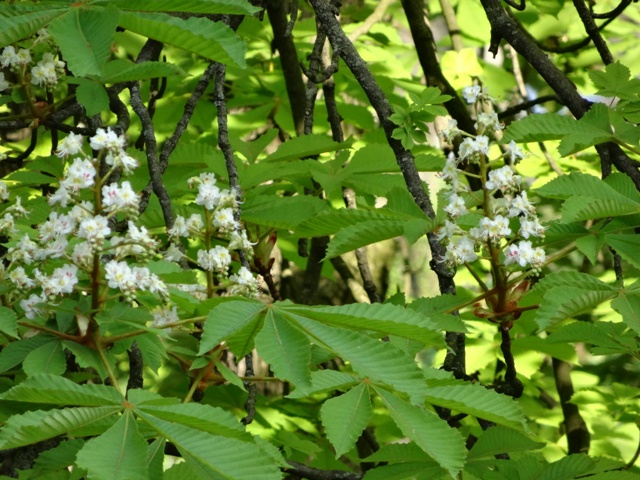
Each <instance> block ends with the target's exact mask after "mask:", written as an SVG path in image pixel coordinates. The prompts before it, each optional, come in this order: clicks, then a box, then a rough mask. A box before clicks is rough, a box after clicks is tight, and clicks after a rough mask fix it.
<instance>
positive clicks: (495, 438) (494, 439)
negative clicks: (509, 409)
mask: <svg viewBox="0 0 640 480" xmlns="http://www.w3.org/2000/svg"><path fill="white" fill-rule="evenodd" d="M544 446H545V444H544V443H542V442H535V441H533V440H531V439H530V438H529V437H527V436H526V435H524V434H523V433H521V432H518V431H516V430H513V429H511V428H506V427H502V426H499V425H497V426H495V427H491V428H488V429H487V430H485V431H484V432H483V434H482V435H481V436H480V437H479V438H478V441H477V442H476V443H475V444H474V445H473V448H472V449H471V451H470V452H469V456H468V457H467V459H468V460H472V459H475V458H482V457H492V456H494V455H498V454H501V453H508V454H512V453H515V452H526V451H529V450H537V449H539V448H543V447H544Z"/></svg>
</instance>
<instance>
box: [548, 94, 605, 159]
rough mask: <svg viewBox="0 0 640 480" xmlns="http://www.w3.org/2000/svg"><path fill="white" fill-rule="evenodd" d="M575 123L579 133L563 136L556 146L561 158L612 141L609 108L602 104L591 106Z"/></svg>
mask: <svg viewBox="0 0 640 480" xmlns="http://www.w3.org/2000/svg"><path fill="white" fill-rule="evenodd" d="M577 123H578V126H579V127H580V128H579V131H578V132H574V133H572V134H570V135H567V136H565V137H564V138H563V139H562V141H561V142H560V145H559V146H558V152H559V153H560V155H562V156H563V157H566V156H567V155H571V154H572V153H576V152H579V151H580V150H584V149H585V148H587V147H591V146H593V145H597V144H599V143H603V142H608V141H610V140H613V139H614V134H613V131H612V129H611V123H610V121H609V108H608V107H607V106H606V105H604V104H602V103H595V104H594V105H592V106H591V108H590V109H589V111H588V112H587V113H585V114H584V115H583V116H582V118H581V119H580V120H578V122H577Z"/></svg>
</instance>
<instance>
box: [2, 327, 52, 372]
mask: <svg viewBox="0 0 640 480" xmlns="http://www.w3.org/2000/svg"><path fill="white" fill-rule="evenodd" d="M53 338H54V337H52V336H49V335H36V336H35V337H31V338H25V339H24V340H18V341H17V342H11V343H9V344H8V345H4V346H3V347H2V350H1V351H0V373H3V372H6V371H7V370H10V369H12V368H13V367H15V366H16V365H19V364H20V363H22V361H23V360H24V359H25V357H26V356H27V355H28V354H29V353H30V352H31V351H32V350H33V349H35V348H38V347H39V346H40V345H44V344H45V343H49V342H50V341H51V340H52V339H53Z"/></svg>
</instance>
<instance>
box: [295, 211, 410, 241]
mask: <svg viewBox="0 0 640 480" xmlns="http://www.w3.org/2000/svg"><path fill="white" fill-rule="evenodd" d="M408 219H409V218H408V217H406V216H405V215H401V216H399V215H397V214H394V213H393V212H391V211H389V210H386V209H382V208H378V209H375V210H360V209H358V210H356V209H351V208H340V209H337V210H327V211H325V212H321V213H320V214H318V215H315V216H314V217H313V218H310V219H309V220H307V221H305V222H302V223H301V224H299V225H298V228H296V231H295V235H296V236H298V237H320V236H324V235H333V234H335V233H336V232H338V231H340V230H342V229H344V228H346V227H349V226H351V225H354V224H356V223H369V222H371V223H373V222H387V221H390V220H392V221H393V220H397V221H404V220H408Z"/></svg>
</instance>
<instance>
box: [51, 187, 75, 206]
mask: <svg viewBox="0 0 640 480" xmlns="http://www.w3.org/2000/svg"><path fill="white" fill-rule="evenodd" d="M71 200H72V196H71V192H69V188H68V187H67V185H66V184H65V182H64V181H62V182H60V188H58V190H56V192H55V193H54V194H52V195H49V196H48V197H47V202H49V205H55V204H58V205H60V206H61V207H66V206H67V205H68V204H69V202H70V201H71Z"/></svg>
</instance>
